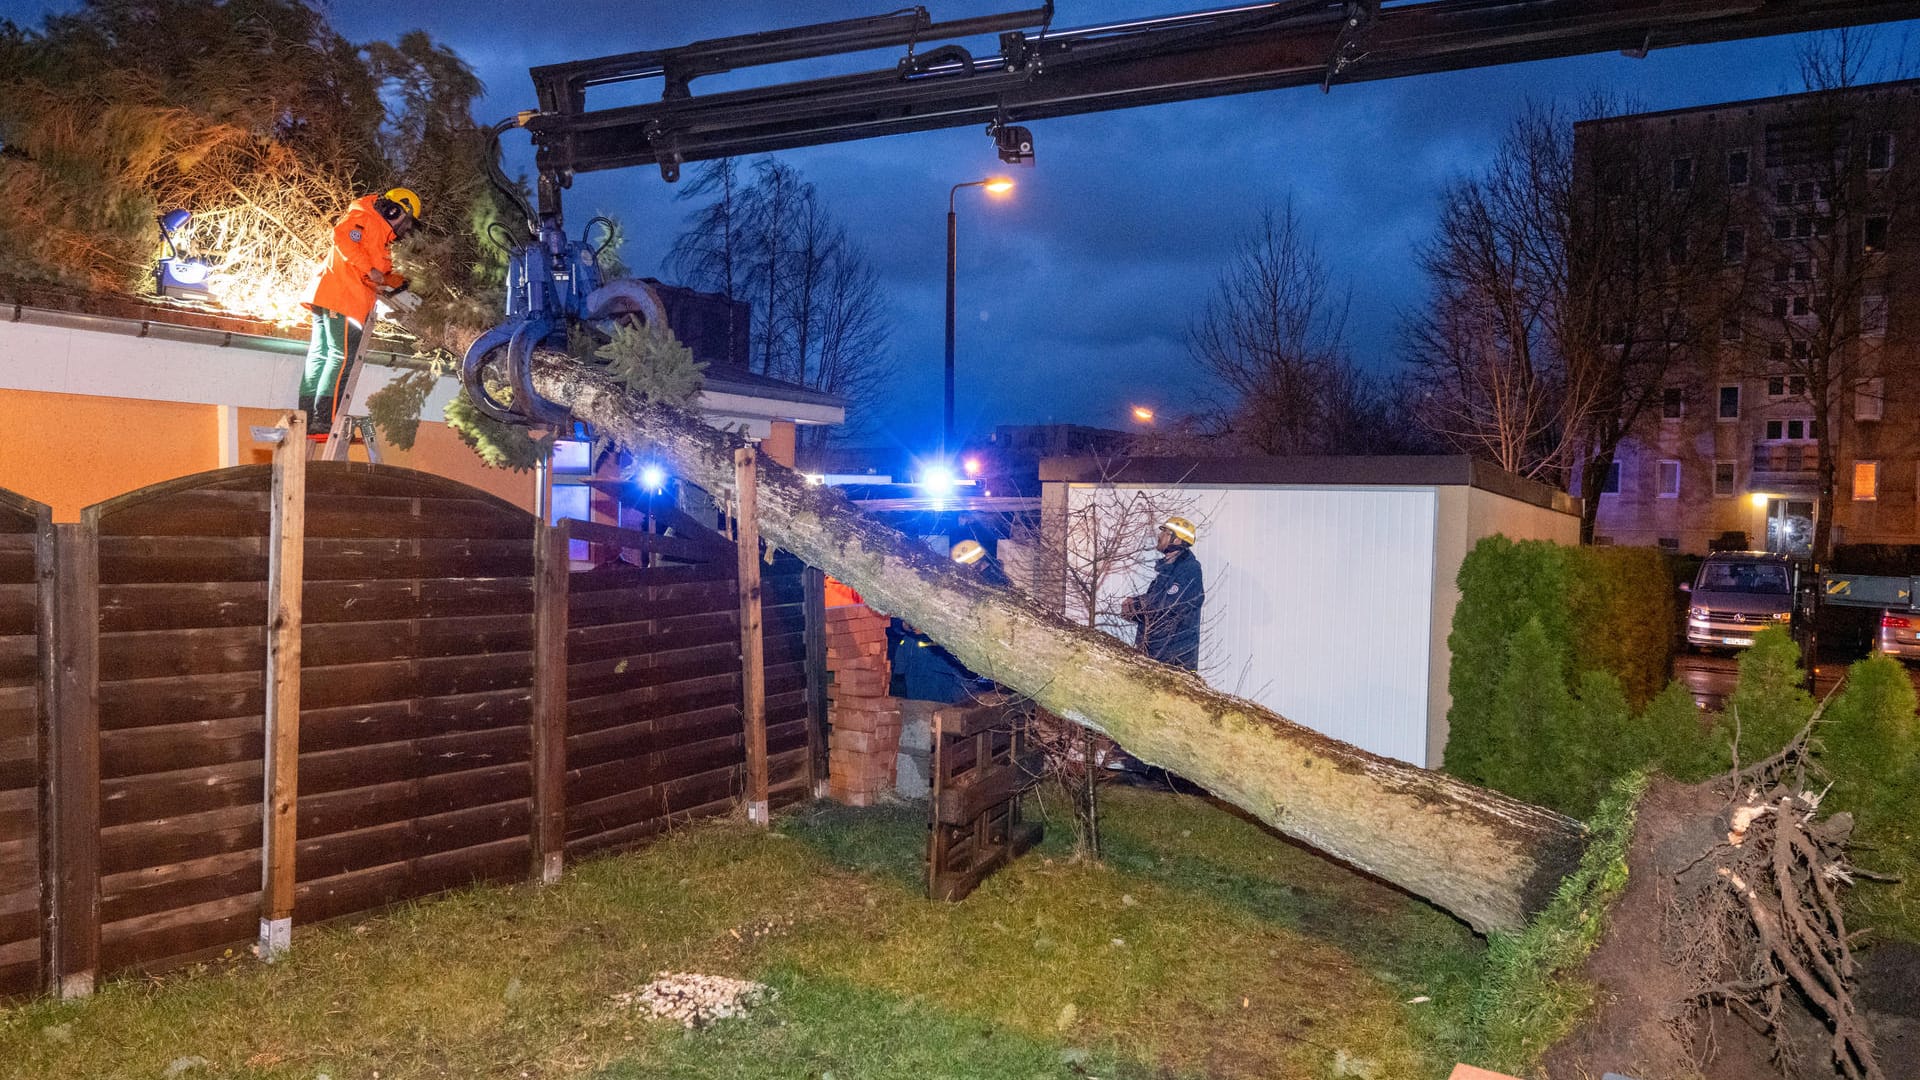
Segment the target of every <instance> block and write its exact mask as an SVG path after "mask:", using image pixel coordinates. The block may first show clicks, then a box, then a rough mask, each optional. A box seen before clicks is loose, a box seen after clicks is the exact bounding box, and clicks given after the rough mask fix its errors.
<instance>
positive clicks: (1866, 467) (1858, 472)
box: [1853, 461, 1880, 502]
mask: <svg viewBox="0 0 1920 1080" xmlns="http://www.w3.org/2000/svg"><path fill="white" fill-rule="evenodd" d="M1879 497H1880V463H1879V462H1877V461H1856V462H1854V463H1853V501H1854V502H1873V501H1874V500H1876V499H1878V498H1879Z"/></svg>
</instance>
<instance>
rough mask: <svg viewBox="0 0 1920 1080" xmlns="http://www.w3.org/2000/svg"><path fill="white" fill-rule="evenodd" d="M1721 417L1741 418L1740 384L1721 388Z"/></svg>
mask: <svg viewBox="0 0 1920 1080" xmlns="http://www.w3.org/2000/svg"><path fill="white" fill-rule="evenodd" d="M1720 419H1722V420H1738V419H1740V388H1739V387H1738V386H1723V387H1721V388H1720Z"/></svg>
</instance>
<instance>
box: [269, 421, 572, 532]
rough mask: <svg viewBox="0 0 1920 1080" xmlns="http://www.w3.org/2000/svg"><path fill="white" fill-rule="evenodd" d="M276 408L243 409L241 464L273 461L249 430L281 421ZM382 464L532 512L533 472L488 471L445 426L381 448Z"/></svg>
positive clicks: (360, 451)
mask: <svg viewBox="0 0 1920 1080" xmlns="http://www.w3.org/2000/svg"><path fill="white" fill-rule="evenodd" d="M279 415H280V414H279V413H278V412H277V411H275V410H273V409H241V410H240V463H241V464H243V465H244V464H248V463H250V462H260V463H263V464H264V463H266V462H268V461H271V460H272V458H273V454H272V450H271V448H269V447H267V446H266V445H265V444H258V443H254V442H252V441H251V440H250V439H249V437H248V435H247V428H248V426H249V425H252V424H271V423H273V422H274V421H275V420H276V419H278V418H279ZM347 456H348V457H350V458H352V459H353V460H354V461H365V460H367V450H366V447H364V446H361V445H358V444H356V445H355V446H354V447H353V449H352V450H351V451H349V452H348V455H347ZM380 461H381V463H382V464H385V465H398V466H400V467H401V468H405V469H418V470H419V471H421V472H429V473H433V474H435V475H436V476H444V477H447V478H448V479H450V480H458V481H460V482H461V483H463V484H471V485H472V486H474V487H477V488H479V489H480V490H481V491H485V492H488V493H489V494H493V495H498V496H499V497H501V498H502V499H505V500H507V501H508V502H510V503H512V504H513V505H515V506H518V507H520V508H521V509H523V510H525V511H526V512H527V513H529V514H531V513H533V494H534V492H533V473H531V472H508V471H507V470H505V469H489V468H487V467H486V466H485V465H483V464H481V463H480V458H479V457H478V456H477V455H475V454H474V452H473V451H471V450H469V449H467V444H466V443H463V442H461V441H460V436H458V435H455V434H454V433H453V429H452V428H449V427H447V425H445V424H442V423H437V422H434V421H422V422H421V424H420V431H419V433H418V434H417V435H416V436H415V437H414V440H413V449H411V450H401V449H398V448H396V447H392V446H386V445H382V446H381V447H380Z"/></svg>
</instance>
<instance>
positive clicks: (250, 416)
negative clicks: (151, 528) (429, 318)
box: [0, 390, 534, 521]
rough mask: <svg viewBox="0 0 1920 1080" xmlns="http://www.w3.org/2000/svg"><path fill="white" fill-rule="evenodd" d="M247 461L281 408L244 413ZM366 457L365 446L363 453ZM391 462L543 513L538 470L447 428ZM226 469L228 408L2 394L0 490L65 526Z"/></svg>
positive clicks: (243, 458) (258, 459)
mask: <svg viewBox="0 0 1920 1080" xmlns="http://www.w3.org/2000/svg"><path fill="white" fill-rule="evenodd" d="M238 415H239V428H240V440H239V443H240V445H239V451H240V453H239V464H242V465H248V464H265V463H266V462H268V461H269V460H271V458H272V451H271V449H270V448H269V447H268V446H266V445H265V444H264V443H256V442H254V441H253V438H252V435H251V434H250V432H249V430H248V429H249V428H250V427H251V426H253V425H271V424H272V423H273V422H274V421H275V420H277V419H278V418H279V415H280V413H279V411H278V410H276V409H240V410H238ZM352 456H353V457H354V459H355V460H361V461H364V460H365V459H366V452H365V450H364V449H363V448H360V447H356V448H354V451H353V455H352ZM383 458H384V460H385V461H386V463H387V464H390V465H400V466H404V467H406V468H409V469H419V470H421V471H422V472H430V473H436V474H438V475H441V476H445V477H449V478H451V479H454V480H458V481H460V482H461V483H464V484H471V485H473V486H474V487H477V488H479V489H481V490H482V491H487V492H491V493H492V494H495V495H498V496H500V497H501V498H503V499H506V500H507V501H508V502H511V503H513V504H514V505H516V506H520V507H523V508H525V509H526V510H527V511H528V512H531V511H532V510H533V495H534V491H533V474H532V473H512V472H504V471H502V470H499V469H489V468H487V467H486V466H484V465H482V464H481V463H480V459H479V458H478V457H475V456H474V454H473V452H472V451H471V450H468V449H467V448H466V446H465V445H464V444H463V443H461V442H460V439H459V436H457V435H455V434H454V433H453V432H452V431H451V430H449V429H448V428H447V426H446V425H445V424H439V423H422V424H421V425H420V435H419V438H418V440H417V441H416V442H415V444H414V448H413V449H412V450H411V451H404V452H403V451H400V450H395V449H393V448H391V447H388V448H387V449H386V452H385V453H384V454H383ZM219 467H220V407H219V406H216V405H194V404H187V403H182V402H171V401H145V400H140V399H135V398H110V397H89V396H85V395H79V394H47V393H40V392H37V391H29V390H0V487H4V488H9V489H11V490H13V491H17V492H19V493H20V494H22V495H25V496H27V497H28V498H30V499H38V500H40V501H41V502H44V503H46V504H47V505H49V506H51V507H53V517H54V520H55V521H78V520H79V519H80V511H81V510H83V509H85V508H86V507H88V506H92V505H93V504H94V503H97V502H102V501H105V500H107V499H110V498H113V497H114V496H116V495H124V494H126V493H127V492H129V491H134V490H137V489H139V488H143V487H146V486H147V485H149V484H157V483H159V482H160V481H162V480H171V479H173V478H175V477H179V476H188V475H191V474H193V473H197V472H205V471H206V470H208V469H217V468H219Z"/></svg>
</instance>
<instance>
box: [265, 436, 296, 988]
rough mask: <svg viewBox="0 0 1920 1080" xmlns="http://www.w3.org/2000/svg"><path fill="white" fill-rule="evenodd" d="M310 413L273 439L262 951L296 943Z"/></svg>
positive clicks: (271, 954)
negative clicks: (296, 861)
mask: <svg viewBox="0 0 1920 1080" xmlns="http://www.w3.org/2000/svg"><path fill="white" fill-rule="evenodd" d="M306 419H307V418H306V414H305V413H300V412H291V413H283V414H282V415H281V417H280V420H279V423H278V428H279V430H278V438H277V439H276V441H275V442H274V447H273V493H272V496H271V499H270V500H269V501H270V505H271V507H272V511H273V525H272V531H271V534H270V539H269V541H268V544H267V688H266V689H267V693H266V762H265V764H266V768H265V770H264V784H263V791H262V808H261V813H262V815H263V818H262V825H263V829H262V832H261V846H260V959H262V960H266V961H268V962H272V961H273V960H275V959H278V958H279V957H280V955H281V954H283V953H285V952H286V951H287V949H288V948H289V947H290V946H291V945H292V944H293V897H294V885H295V875H294V847H295V844H296V842H297V840H298V837H297V835H296V827H297V825H298V818H297V815H296V811H297V809H298V806H299V802H300V624H301V618H300V615H301V611H300V593H301V586H302V585H303V584H304V582H305V580H306V537H307V441H306V438H305V432H306V430H307V424H306Z"/></svg>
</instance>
